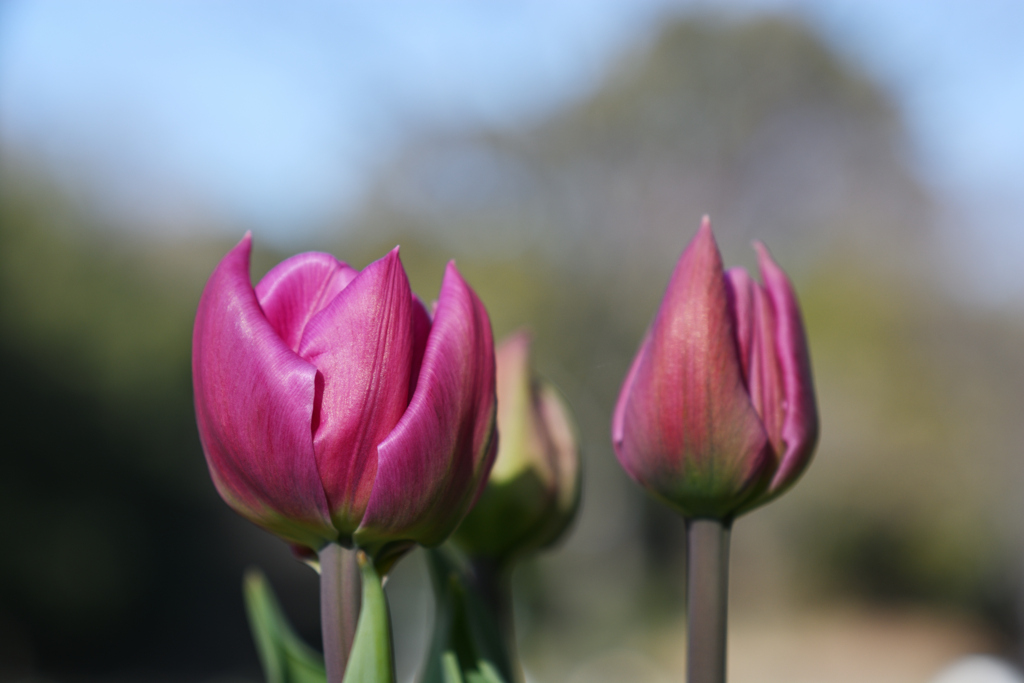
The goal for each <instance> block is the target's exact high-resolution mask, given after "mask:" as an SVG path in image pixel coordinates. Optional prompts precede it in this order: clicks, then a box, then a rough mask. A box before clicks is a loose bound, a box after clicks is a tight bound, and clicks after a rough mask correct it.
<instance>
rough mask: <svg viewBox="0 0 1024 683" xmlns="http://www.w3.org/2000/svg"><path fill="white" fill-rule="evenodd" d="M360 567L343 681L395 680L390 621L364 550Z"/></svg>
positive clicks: (372, 682) (383, 682)
mask: <svg viewBox="0 0 1024 683" xmlns="http://www.w3.org/2000/svg"><path fill="white" fill-rule="evenodd" d="M359 569H360V571H361V572H362V577H363V604H362V608H361V610H360V612H359V623H358V624H357V626H356V637H355V640H354V641H353V643H352V653H351V655H350V656H349V660H348V668H347V669H346V670H345V679H344V683H394V680H395V660H394V654H393V653H392V650H391V647H392V646H391V621H390V618H389V616H388V603H387V598H386V597H385V595H384V587H383V586H382V585H381V580H380V575H378V574H377V570H376V569H375V568H374V566H373V562H372V561H371V560H369V559H368V558H367V557H366V555H364V554H363V553H359Z"/></svg>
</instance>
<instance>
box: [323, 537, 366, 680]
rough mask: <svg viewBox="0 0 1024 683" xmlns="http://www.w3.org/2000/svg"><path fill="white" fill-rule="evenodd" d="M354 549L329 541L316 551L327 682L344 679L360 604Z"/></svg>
mask: <svg viewBox="0 0 1024 683" xmlns="http://www.w3.org/2000/svg"><path fill="white" fill-rule="evenodd" d="M361 598H362V593H361V583H360V578H359V563H358V561H357V559H356V551H355V550H349V549H348V548H345V547H344V546H341V545H339V544H337V543H329V544H327V545H326V546H324V548H323V550H321V551H320V627H321V631H322V634H323V640H324V664H325V666H326V668H327V683H341V682H342V679H344V678H345V669H346V667H347V666H348V659H349V654H350V653H351V651H352V641H353V640H354V639H355V636H356V624H357V623H358V621H359V608H360V603H361Z"/></svg>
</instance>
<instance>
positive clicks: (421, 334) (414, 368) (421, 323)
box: [409, 294, 433, 401]
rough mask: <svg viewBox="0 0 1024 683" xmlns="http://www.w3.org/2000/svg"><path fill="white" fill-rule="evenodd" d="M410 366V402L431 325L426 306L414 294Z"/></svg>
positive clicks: (414, 390)
mask: <svg viewBox="0 0 1024 683" xmlns="http://www.w3.org/2000/svg"><path fill="white" fill-rule="evenodd" d="M412 299H413V301H412V365H411V367H410V371H409V374H410V377H409V400H410V401H412V397H413V394H414V393H415V392H416V382H417V381H418V380H419V377H420V366H422V365H423V354H424V353H426V350H427V339H428V338H429V337H430V327H431V325H432V324H433V323H432V322H431V319H430V312H429V311H428V310H427V306H426V304H424V303H423V300H422V299H420V298H419V297H418V296H416V295H415V294H413V295H412Z"/></svg>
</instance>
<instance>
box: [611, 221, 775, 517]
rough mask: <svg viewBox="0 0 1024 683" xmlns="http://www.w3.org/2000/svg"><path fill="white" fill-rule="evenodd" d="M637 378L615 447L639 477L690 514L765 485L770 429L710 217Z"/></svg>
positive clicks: (677, 274)
mask: <svg viewBox="0 0 1024 683" xmlns="http://www.w3.org/2000/svg"><path fill="white" fill-rule="evenodd" d="M630 384H631V386H630V387H629V391H628V396H627V397H626V399H625V406H624V407H623V409H622V415H621V423H622V424H621V435H622V440H621V442H620V444H619V446H618V448H617V449H616V454H617V455H618V457H619V460H620V462H621V463H622V465H623V467H624V468H625V469H626V471H627V472H628V473H629V474H630V475H632V476H633V477H634V478H635V479H636V480H637V481H638V482H640V483H641V484H642V485H644V486H646V487H647V488H648V489H650V490H651V491H652V492H653V493H654V494H655V495H657V496H659V497H661V498H662V499H664V500H665V501H666V502H668V503H669V504H671V505H673V506H675V507H676V508H677V509H679V510H680V511H681V512H682V513H683V514H685V515H688V516H713V517H723V516H727V515H729V514H731V513H732V512H733V511H734V507H729V508H725V509H723V508H722V506H723V505H724V504H725V503H723V501H727V502H728V504H729V505H730V506H735V505H736V503H737V502H738V501H739V502H742V501H743V499H744V496H745V495H746V494H748V493H750V494H753V493H754V492H755V490H756V489H757V488H758V487H759V486H761V485H762V483H763V482H762V480H763V478H764V477H765V476H766V472H767V465H768V464H770V451H769V450H768V448H767V436H766V434H765V430H764V427H763V426H762V424H761V420H760V418H759V417H758V415H757V412H756V411H755V410H754V407H753V405H752V404H751V401H750V397H749V396H748V394H747V389H746V387H745V386H744V381H743V373H742V366H741V363H740V360H739V349H738V348H737V342H736V334H735V331H734V323H733V320H732V316H731V315H730V311H729V302H728V295H727V291H726V285H725V277H724V273H723V270H722V259H721V255H720V254H719V252H718V247H717V246H716V245H715V241H714V237H713V236H712V234H711V228H710V224H709V223H708V222H707V220H706V219H705V221H704V223H703V224H702V225H701V228H700V230H699V231H698V233H697V235H696V237H695V238H694V239H693V241H692V242H691V243H690V245H689V246H688V247H687V248H686V250H685V251H684V252H683V255H682V256H681V257H680V259H679V263H678V264H677V265H676V268H675V271H674V272H673V274H672V279H671V280H670V282H669V285H668V288H667V291H666V292H665V297H664V299H663V300H662V303H661V306H660V308H659V309H658V313H657V316H656V317H655V320H654V323H653V325H652V327H651V333H650V341H649V343H648V344H647V347H646V349H645V350H644V353H643V354H642V358H641V359H640V361H639V364H638V367H637V368H636V372H635V375H634V376H633V378H632V380H631V382H630ZM684 501H685V502H684Z"/></svg>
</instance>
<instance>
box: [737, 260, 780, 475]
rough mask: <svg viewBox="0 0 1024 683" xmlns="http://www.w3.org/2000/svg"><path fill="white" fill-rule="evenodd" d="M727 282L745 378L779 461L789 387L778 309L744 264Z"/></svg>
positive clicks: (751, 397)
mask: <svg viewBox="0 0 1024 683" xmlns="http://www.w3.org/2000/svg"><path fill="white" fill-rule="evenodd" d="M725 286H726V293H727V294H728V297H729V301H730V310H731V311H732V316H733V321H734V322H735V329H736V343H737V346H738V348H739V353H740V363H741V366H742V369H743V380H744V382H745V384H746V387H747V393H748V395H749V396H750V400H751V402H752V403H753V405H754V410H756V411H757V414H758V416H759V417H760V418H761V424H763V425H764V428H765V431H766V433H767V435H768V440H769V442H770V443H771V445H772V449H773V451H774V453H773V455H774V456H775V459H776V461H777V459H778V458H780V457H781V455H782V450H783V449H782V423H783V419H784V417H785V391H784V387H783V382H782V376H781V369H780V366H779V360H778V357H777V350H776V344H775V309H774V306H773V305H772V302H771V299H770V298H769V297H768V295H767V294H766V293H765V291H764V289H763V288H762V287H761V286H760V285H758V284H757V282H755V281H754V279H753V278H752V277H750V275H748V274H747V271H745V270H743V269H742V268H731V269H729V270H728V271H726V273H725ZM775 464H778V463H777V462H776V463H775ZM773 467H774V465H773Z"/></svg>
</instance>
